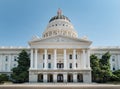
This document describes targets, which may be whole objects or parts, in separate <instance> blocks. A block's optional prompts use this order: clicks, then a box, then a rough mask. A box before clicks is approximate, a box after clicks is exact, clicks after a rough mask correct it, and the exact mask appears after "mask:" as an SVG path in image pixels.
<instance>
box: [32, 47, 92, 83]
mask: <svg viewBox="0 0 120 89" xmlns="http://www.w3.org/2000/svg"><path fill="white" fill-rule="evenodd" d="M88 51H89V49H56V48H55V49H40V48H34V49H31V64H30V70H31V71H34V72H35V73H36V76H37V77H36V82H39V81H40V82H78V81H80V80H84V79H83V73H84V71H83V70H86V71H87V70H89V71H90V64H89V61H90V59H89V57H87V56H88V55H89V54H88V53H89V52H88ZM83 63H84V64H83ZM59 71H60V72H59ZM74 71H75V72H74ZM54 73H55V74H54ZM39 74H41V75H42V76H43V78H41V79H40V80H38V79H39ZM79 74H81V75H82V77H81V79H80V80H77V79H78V78H77V77H78V76H79ZM81 82H83V81H81Z"/></svg>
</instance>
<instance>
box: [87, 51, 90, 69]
mask: <svg viewBox="0 0 120 89" xmlns="http://www.w3.org/2000/svg"><path fill="white" fill-rule="evenodd" d="M87 68H89V69H90V50H89V49H88V50H87Z"/></svg>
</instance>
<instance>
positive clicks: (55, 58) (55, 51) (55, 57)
mask: <svg viewBox="0 0 120 89" xmlns="http://www.w3.org/2000/svg"><path fill="white" fill-rule="evenodd" d="M56 53H57V50H56V49H54V69H56V60H57V55H56Z"/></svg>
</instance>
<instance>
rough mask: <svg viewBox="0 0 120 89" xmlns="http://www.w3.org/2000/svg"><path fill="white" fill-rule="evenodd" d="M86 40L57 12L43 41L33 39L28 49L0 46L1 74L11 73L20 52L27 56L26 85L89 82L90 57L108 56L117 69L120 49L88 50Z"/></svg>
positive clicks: (102, 48) (118, 67)
mask: <svg viewBox="0 0 120 89" xmlns="http://www.w3.org/2000/svg"><path fill="white" fill-rule="evenodd" d="M91 44H92V42H91V41H90V40H88V39H87V38H86V37H83V38H78V34H77V32H76V31H75V29H74V27H73V25H72V23H71V22H70V20H69V19H68V18H67V17H66V16H64V15H62V12H61V10H58V12H57V15H56V16H54V17H52V18H51V19H50V21H49V24H48V26H47V28H46V30H45V31H44V32H43V36H42V38H39V37H33V39H32V40H31V41H29V46H30V47H29V48H25V47H24V48H21V47H1V48H0V73H7V74H10V73H11V69H12V68H13V67H16V66H17V62H16V60H17V56H18V54H19V53H20V52H21V50H22V49H26V50H27V52H28V53H30V59H31V60H30V69H29V82H84V83H90V82H91V68H90V54H95V55H97V56H98V57H101V56H102V54H104V53H105V52H107V51H109V52H110V53H111V58H110V65H111V70H113V71H114V70H118V69H120V47H90V45H91Z"/></svg>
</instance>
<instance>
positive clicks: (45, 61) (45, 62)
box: [44, 49, 47, 69]
mask: <svg viewBox="0 0 120 89" xmlns="http://www.w3.org/2000/svg"><path fill="white" fill-rule="evenodd" d="M44 52H45V60H44V64H45V67H44V68H45V69H47V49H45V50H44Z"/></svg>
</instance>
